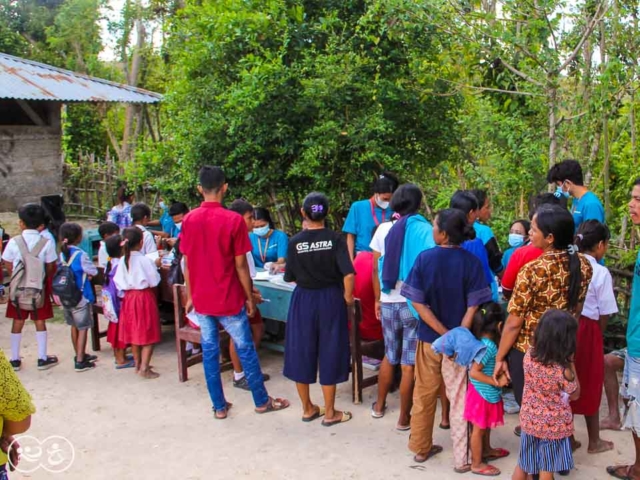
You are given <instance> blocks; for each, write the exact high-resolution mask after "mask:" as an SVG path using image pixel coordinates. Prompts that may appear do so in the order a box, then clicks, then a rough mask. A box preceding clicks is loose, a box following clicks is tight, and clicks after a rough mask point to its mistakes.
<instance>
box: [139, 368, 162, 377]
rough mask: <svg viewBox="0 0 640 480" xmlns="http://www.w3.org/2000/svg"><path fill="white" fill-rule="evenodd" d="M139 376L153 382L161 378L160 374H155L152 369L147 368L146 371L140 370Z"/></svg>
mask: <svg viewBox="0 0 640 480" xmlns="http://www.w3.org/2000/svg"><path fill="white" fill-rule="evenodd" d="M138 375H140V376H141V377H142V378H145V379H147V380H153V379H155V378H158V377H159V376H160V374H159V373H158V372H154V371H153V370H151V368H147V369H146V370H139V371H138Z"/></svg>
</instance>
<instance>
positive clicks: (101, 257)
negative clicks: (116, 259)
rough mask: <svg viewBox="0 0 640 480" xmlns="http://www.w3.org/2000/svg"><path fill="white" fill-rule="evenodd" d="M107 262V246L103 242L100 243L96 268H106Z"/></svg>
mask: <svg viewBox="0 0 640 480" xmlns="http://www.w3.org/2000/svg"><path fill="white" fill-rule="evenodd" d="M108 261H109V254H108V253H107V246H106V245H105V243H104V240H101V241H100V248H99V249H98V266H99V267H100V268H107V262H108Z"/></svg>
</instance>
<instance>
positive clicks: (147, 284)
mask: <svg viewBox="0 0 640 480" xmlns="http://www.w3.org/2000/svg"><path fill="white" fill-rule="evenodd" d="M122 239H123V240H122V248H123V252H124V257H123V259H122V261H121V262H120V264H119V265H118V271H117V272H116V274H115V277H114V282H115V284H116V287H117V288H118V290H121V291H123V292H124V298H123V300H122V307H121V310H120V318H119V323H120V326H119V327H120V328H119V331H118V335H119V339H120V340H121V341H122V342H124V343H126V344H130V345H131V349H132V352H133V358H134V361H135V366H136V373H137V374H139V375H140V376H141V377H143V378H147V379H153V378H158V377H159V376H160V374H158V373H157V372H154V371H153V370H152V369H151V367H150V366H149V365H150V362H151V356H152V355H153V346H154V344H156V343H158V342H160V339H161V336H162V332H161V329H160V315H159V313H158V303H157V296H156V292H155V290H154V289H155V287H156V286H157V285H158V284H159V283H160V274H159V273H158V269H157V268H156V266H155V264H154V262H153V261H152V260H151V259H149V258H147V257H145V256H144V255H143V254H142V252H141V251H140V250H141V249H142V232H141V231H140V229H138V228H136V227H132V228H126V229H125V230H124V231H123V232H122Z"/></svg>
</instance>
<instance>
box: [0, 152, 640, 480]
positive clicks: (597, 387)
mask: <svg viewBox="0 0 640 480" xmlns="http://www.w3.org/2000/svg"><path fill="white" fill-rule="evenodd" d="M548 181H549V183H550V184H554V185H555V186H556V191H555V193H547V194H540V195H538V196H537V197H536V198H535V199H534V201H533V202H532V205H531V210H530V214H529V218H528V219H514V220H513V222H512V223H511V225H510V228H509V232H504V234H505V239H507V240H508V241H507V242H506V243H508V245H509V248H508V249H507V250H505V251H504V252H502V251H501V249H500V246H499V242H498V238H497V237H496V235H495V234H494V232H493V231H492V229H491V228H490V226H489V225H488V222H489V221H490V219H491V213H492V211H491V209H492V206H491V201H490V198H489V197H488V195H487V194H486V192H484V191H482V190H459V191H456V192H455V193H454V194H453V195H452V197H451V199H450V203H449V208H446V209H443V210H441V211H439V212H437V214H436V215H435V217H434V218H433V221H432V222H430V221H429V220H428V219H427V218H425V216H424V215H423V214H422V213H421V212H422V211H423V206H424V199H423V194H422V191H421V190H420V188H419V187H418V186H416V185H413V184H410V183H406V184H402V185H400V184H399V182H398V180H397V179H396V177H395V176H394V175H392V174H390V173H384V174H382V175H380V177H379V178H377V179H376V181H375V183H374V185H373V195H372V197H371V198H369V199H365V200H360V201H357V202H355V203H353V205H352V206H351V208H350V210H349V213H348V215H347V217H346V220H345V223H344V226H343V229H342V232H336V231H333V230H331V229H329V228H327V224H326V220H327V217H328V215H329V212H330V208H331V205H330V202H329V199H328V198H327V197H326V196H325V195H323V194H322V193H319V192H312V193H310V194H309V195H307V196H306V198H305V199H304V201H303V203H302V208H301V210H300V214H301V216H302V218H303V230H302V231H300V232H299V233H297V234H296V235H294V236H293V237H291V238H288V236H287V235H286V233H284V232H283V231H281V230H278V229H276V228H275V224H274V222H273V220H272V218H271V214H270V212H269V211H268V210H267V209H265V208H261V207H254V206H253V205H251V204H250V203H249V202H246V201H244V200H241V199H238V200H235V201H233V202H232V203H231V204H230V205H229V206H228V208H225V207H224V206H223V203H224V198H225V195H226V193H227V189H228V184H227V180H226V178H225V175H224V173H223V172H222V170H221V169H220V168H218V167H211V166H205V167H203V168H202V169H201V171H200V173H199V185H198V192H199V193H200V195H201V196H202V197H203V202H202V203H201V205H200V206H199V207H198V208H194V209H193V210H191V211H190V210H189V208H188V206H187V205H185V204H184V203H180V202H175V203H173V204H172V205H170V206H166V205H164V203H161V208H162V210H163V215H162V217H161V218H160V220H159V221H158V222H156V224H157V225H159V226H160V227H161V228H162V230H163V233H161V234H159V236H158V237H156V238H154V234H153V233H152V232H151V231H150V230H149V229H148V227H149V226H150V225H153V223H154V222H152V220H151V209H150V208H149V207H148V206H147V205H145V204H141V203H133V196H132V195H131V194H130V193H128V192H127V191H126V190H125V189H122V190H121V191H120V192H119V195H118V197H119V203H118V205H116V206H115V207H114V208H113V209H112V210H111V211H110V212H109V215H108V221H106V222H104V223H103V224H102V225H101V226H100V228H99V234H100V236H101V238H102V240H103V241H102V243H101V247H100V251H99V255H98V264H99V266H101V267H103V268H104V269H105V271H104V285H103V288H102V294H101V295H102V306H103V310H104V312H105V316H106V317H107V318H108V319H109V328H108V336H107V339H108V341H109V342H110V343H111V345H112V347H113V351H114V357H115V368H117V369H127V368H131V369H134V371H135V372H136V373H137V374H138V375H139V376H140V377H141V378H144V379H154V378H157V377H158V376H159V373H157V372H156V371H154V370H153V369H152V367H151V358H152V355H153V347H154V345H155V344H157V343H158V342H159V341H160V338H161V330H160V320H159V314H158V302H157V297H156V294H155V291H154V289H155V287H157V286H158V284H159V283H160V275H159V273H158V269H159V268H161V267H163V266H164V267H169V266H171V268H173V267H174V266H175V267H176V268H177V269H178V270H179V272H180V279H181V281H183V282H184V284H185V285H186V291H187V300H186V311H187V312H188V320H189V322H191V323H192V325H193V326H194V327H196V328H199V329H200V332H201V343H200V345H191V346H190V348H191V350H192V351H194V352H195V351H197V350H198V349H200V348H201V349H202V355H203V364H204V371H205V379H206V384H207V388H208V391H209V394H210V397H211V402H212V408H213V412H214V418H216V419H219V420H222V419H225V418H227V416H228V412H229V409H230V408H231V407H232V404H231V403H230V402H228V401H227V399H226V397H225V393H224V389H223V384H222V378H221V374H220V351H221V348H220V341H219V339H220V329H221V328H222V329H224V330H226V332H227V333H228V334H229V336H230V338H231V340H232V342H231V346H232V348H231V357H232V361H233V366H234V376H233V386H234V387H237V388H241V389H244V390H248V391H250V392H251V393H252V396H253V401H254V404H255V411H256V413H258V414H264V413H268V412H277V411H280V410H284V409H286V408H288V407H290V406H291V402H290V401H289V400H287V399H286V398H282V397H278V396H275V395H274V396H270V395H269V393H268V392H267V389H266V387H265V382H266V381H267V380H269V378H268V375H265V374H264V373H263V372H262V369H261V367H260V362H259V358H258V355H257V353H256V352H257V347H258V346H259V342H260V340H261V338H262V335H263V333H264V326H263V320H262V318H261V316H260V312H259V308H258V307H257V305H258V304H259V303H260V302H261V301H262V298H261V296H260V293H259V291H257V290H256V288H255V287H254V285H253V280H252V279H253V278H254V277H255V272H256V267H258V268H267V269H270V270H271V271H274V272H275V271H283V272H284V281H286V282H294V283H295V289H294V290H293V294H292V298H291V302H290V306H289V312H288V318H287V324H286V336H285V355H284V368H283V374H284V376H285V377H286V378H288V379H290V380H291V381H293V382H295V385H296V389H297V393H298V396H299V400H300V405H301V412H302V414H301V420H302V421H303V422H312V421H315V420H318V419H321V424H322V425H323V426H326V427H332V426H335V425H340V424H343V423H346V422H348V421H349V420H351V418H352V413H350V412H348V411H343V410H340V409H338V407H337V406H336V404H335V399H336V386H337V385H338V384H340V383H342V382H345V381H346V380H347V379H348V377H349V374H350V361H349V359H350V352H349V337H348V328H349V326H348V311H349V309H350V308H353V305H354V303H355V301H356V299H357V300H359V301H360V304H361V311H362V317H363V318H362V322H361V323H360V326H359V328H360V333H361V336H362V338H363V339H366V340H383V341H384V347H385V350H384V353H385V355H384V359H383V360H382V362H381V364H380V370H379V375H378V392H377V396H376V399H375V401H374V402H373V404H372V405H371V410H370V414H371V416H372V417H373V418H375V419H379V418H382V417H384V416H385V414H386V410H387V397H388V395H389V392H390V391H391V390H392V388H393V386H394V384H396V383H397V380H399V382H398V383H399V396H400V409H399V414H398V418H397V423H396V428H397V430H399V431H410V432H411V433H410V437H409V442H408V448H409V449H410V450H411V451H412V452H413V454H414V460H415V462H418V463H423V462H426V461H428V460H429V459H430V458H432V457H433V456H435V455H437V454H439V453H440V452H442V451H443V447H442V446H440V445H437V444H435V443H434V435H433V432H434V427H435V423H436V411H437V404H438V400H440V402H441V411H442V417H441V421H440V423H439V425H440V428H444V429H448V430H450V433H451V438H452V444H453V468H454V470H455V471H456V472H457V473H467V472H470V473H473V474H477V475H481V476H496V475H499V474H500V473H501V472H500V470H499V469H498V468H497V467H496V466H495V465H492V464H491V462H493V461H495V460H498V459H501V458H504V457H506V456H508V455H510V452H509V451H507V450H505V449H504V448H499V447H494V446H493V445H492V442H491V431H492V430H493V429H495V428H500V427H501V426H503V425H504V405H503V395H504V391H505V389H506V388H507V387H509V386H510V387H511V389H512V390H513V394H514V396H515V400H516V402H517V403H518V405H519V406H520V425H519V426H518V427H517V428H516V429H515V432H514V433H515V434H516V435H518V436H519V437H520V452H519V454H518V462H517V468H516V470H515V472H514V473H513V478H514V479H517V480H524V479H527V478H540V479H542V480H548V479H552V478H554V473H560V474H566V473H568V472H569V471H571V470H572V469H573V468H574V463H573V452H574V451H575V450H576V449H577V448H580V447H581V443H580V441H579V440H578V439H576V438H575V435H574V424H573V422H574V416H575V415H581V416H584V417H585V421H586V426H587V431H588V445H587V451H588V453H590V454H597V453H601V452H606V451H609V450H611V449H613V448H614V445H613V443H612V442H610V441H607V440H605V439H602V438H601V437H600V431H601V429H606V428H614V429H615V428H620V427H621V426H624V427H625V428H628V429H630V430H632V434H633V439H634V443H635V448H636V463H634V464H631V465H625V466H613V467H609V468H608V469H607V471H608V473H609V474H610V475H612V476H613V477H615V478H622V479H625V478H628V479H636V478H640V463H638V462H640V440H639V438H638V436H637V432H640V420H638V419H639V418H640V416H639V413H640V412H638V411H637V409H638V403H637V402H638V400H637V398H640V395H639V392H637V391H636V390H637V389H638V385H639V384H640V366H639V365H640V279H638V278H636V277H637V276H640V256H639V259H638V263H637V264H636V268H635V271H634V281H633V292H632V299H631V309H630V313H629V324H628V332H627V344H628V345H627V349H626V350H625V351H618V352H613V353H612V354H609V355H607V356H605V355H604V346H603V333H604V332H605V330H606V328H607V322H608V319H609V317H610V316H611V315H614V314H615V313H617V312H618V308H617V302H616V296H615V293H614V289H613V281H612V277H611V274H610V273H609V270H608V269H607V268H606V266H605V258H606V253H607V248H608V243H609V239H610V232H609V229H608V227H607V226H606V224H605V218H604V209H603V208H602V204H601V203H600V201H599V200H598V198H597V196H596V195H595V194H593V192H590V191H589V190H588V188H587V187H586V186H585V185H584V182H583V175H582V169H581V167H580V164H579V163H578V162H576V161H573V160H566V161H564V162H562V163H559V164H558V165H556V166H554V167H553V168H552V169H551V170H550V171H549V173H548ZM568 198H572V203H571V210H568V209H567V206H566V205H567V199H568ZM629 213H630V217H631V220H632V222H633V223H634V224H636V225H640V180H637V181H636V182H635V183H634V185H633V189H632V192H631V200H630V203H629ZM19 217H20V227H21V229H22V234H21V235H20V236H18V237H15V238H14V239H12V240H11V241H10V242H9V244H8V245H7V248H6V249H5V250H4V252H3V255H2V258H3V260H4V262H5V265H6V267H7V269H8V270H9V273H10V274H14V275H13V276H12V287H11V294H10V296H11V299H12V301H11V303H10V305H9V307H8V309H7V317H9V318H11V319H12V320H13V325H12V333H11V352H10V357H9V365H10V367H11V368H12V369H13V370H14V371H18V370H20V368H21V366H22V361H21V358H20V342H21V332H22V328H23V326H24V322H25V320H26V319H27V318H31V319H32V320H34V321H35V324H36V338H37V344H38V365H37V367H38V368H39V369H47V368H50V367H52V366H55V365H56V364H58V359H57V357H56V356H54V355H49V354H48V352H47V341H46V339H47V336H46V335H47V333H46V323H45V321H46V320H47V319H49V318H51V317H52V315H53V313H52V302H51V298H52V297H53V298H54V300H55V302H56V303H58V304H60V305H61V306H62V307H63V309H64V317H65V320H66V322H67V323H68V324H69V325H70V326H71V338H72V343H73V347H74V351H75V358H74V366H75V369H76V371H78V372H83V371H89V370H91V369H93V368H94V367H95V360H96V358H95V357H94V356H92V355H90V354H88V353H87V352H86V341H87V330H88V328H90V326H91V321H92V313H91V308H92V304H93V303H94V301H95V298H94V294H93V290H92V288H91V284H90V279H91V277H93V276H95V275H96V274H97V269H96V266H95V265H94V264H93V262H92V260H91V259H90V258H89V257H88V256H87V254H86V253H85V252H83V251H82V250H81V249H80V248H79V247H78V245H79V243H80V242H81V240H82V234H83V232H82V228H81V227H80V226H79V225H77V224H74V223H65V224H64V225H62V226H61V227H60V230H59V235H58V246H59V249H58V250H59V253H58V250H57V249H56V245H55V244H54V243H52V240H49V239H47V237H46V236H45V235H46V228H44V225H45V218H44V212H43V211H42V209H41V208H40V207H39V206H37V205H26V206H24V207H22V208H21V209H20V211H19ZM33 265H36V266H39V268H41V269H42V272H43V273H42V275H41V276H42V278H43V281H42V287H41V291H40V292H39V295H37V294H34V292H30V293H29V294H30V295H31V296H29V297H28V300H29V301H30V302H31V303H28V302H27V301H26V300H25V299H26V298H27V297H26V293H25V289H20V288H13V287H14V285H13V284H14V278H24V280H21V281H22V282H23V283H25V282H26V280H28V278H27V277H30V276H31V275H30V272H29V271H28V269H29V266H31V267H30V268H31V269H33V268H34V267H33ZM14 270H15V271H19V272H22V273H21V275H22V277H20V275H16V274H15V272H14ZM54 272H55V273H54ZM65 275H66V277H65ZM65 278H66V280H65ZM67 280H68V281H67ZM15 283H16V286H17V285H18V284H19V285H23V283H19V281H18V280H15ZM213 285H215V294H212V288H213V287H212V286H213ZM36 293H37V292H36ZM14 300H15V301H14ZM129 347H130V348H131V352H132V354H133V355H132V356H131V357H130V356H127V354H126V352H127V349H128V348H129ZM0 367H2V368H0V373H1V372H3V371H4V370H6V369H4V370H3V368H4V367H3V365H2V364H1V362H0ZM619 370H624V374H623V382H622V386H621V392H622V393H623V398H625V400H626V409H627V415H626V416H625V417H624V418H623V419H621V418H620V415H619V410H618V392H617V387H618V383H617V377H616V372H617V371H619ZM7 375H8V376H10V375H9V374H7ZM318 379H319V383H320V385H321V387H322V396H323V399H322V402H314V401H313V400H312V398H311V393H310V385H311V384H314V383H316V381H318ZM603 388H604V390H605V392H606V397H607V401H608V407H609V415H608V416H607V418H605V419H603V420H602V422H600V419H599V409H600V403H601V397H602V392H603ZM1 404H2V402H0V405H1ZM31 411H32V406H31V404H30V402H27V404H24V402H23V404H22V407H21V412H22V413H23V414H24V415H23V416H24V417H25V418H26V416H27V415H28V414H30V412H31ZM3 416H4V417H5V419H10V416H9V415H4V414H3ZM19 416H20V415H17V416H16V415H14V417H11V418H13V420H12V421H17V420H21V419H20V418H17V417H19ZM5 423H6V422H5ZM9 425H11V422H9ZM13 432H15V430H13ZM3 437H4V432H3ZM9 437H10V434H9V436H7V438H9ZM9 453H10V454H11V452H9ZM5 460H6V459H5ZM1 461H2V457H0V462H1Z"/></svg>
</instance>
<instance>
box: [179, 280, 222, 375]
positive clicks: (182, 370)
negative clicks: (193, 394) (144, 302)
mask: <svg viewBox="0 0 640 480" xmlns="http://www.w3.org/2000/svg"><path fill="white" fill-rule="evenodd" d="M186 302H187V289H186V287H185V286H184V285H174V286H173V312H174V319H175V324H176V352H177V354H178V378H179V379H180V381H181V382H186V381H187V380H189V376H188V373H187V369H188V368H189V367H191V366H193V365H196V364H198V363H201V362H202V350H201V351H200V353H196V354H195V355H192V356H190V357H187V342H191V343H197V344H200V342H201V341H202V340H201V339H200V330H196V329H195V328H192V327H190V326H189V324H188V323H187V321H186V319H185V314H186V312H185V308H184V307H185V304H186ZM228 349H229V334H228V333H227V332H225V331H224V330H221V331H220V353H221V355H220V357H221V360H220V372H224V371H227V370H231V369H232V368H233V365H232V364H231V360H228V358H229V356H228ZM222 358H225V359H227V360H224V361H223V360H222Z"/></svg>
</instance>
